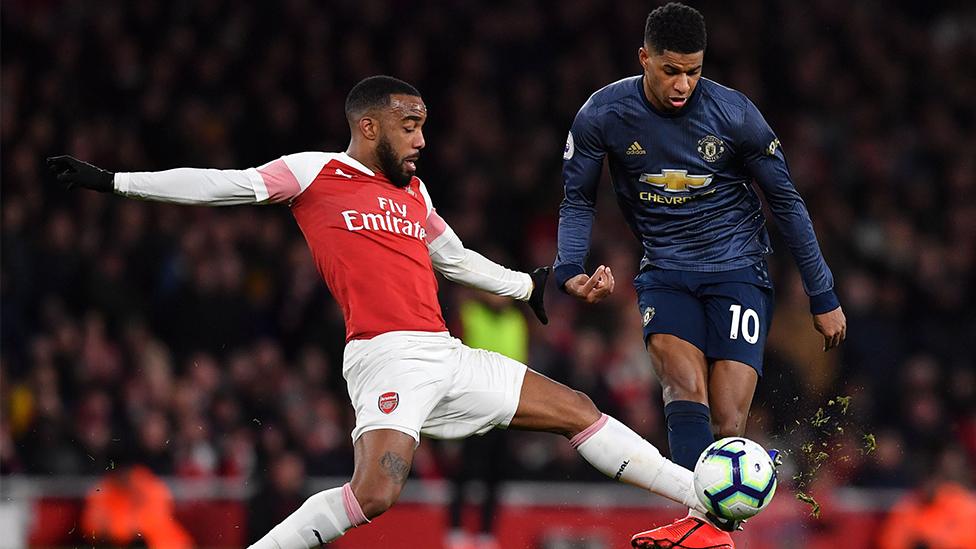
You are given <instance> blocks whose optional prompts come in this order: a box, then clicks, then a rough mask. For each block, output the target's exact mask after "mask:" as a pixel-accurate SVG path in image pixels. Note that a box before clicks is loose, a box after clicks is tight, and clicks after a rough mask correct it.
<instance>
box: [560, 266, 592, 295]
mask: <svg viewBox="0 0 976 549" xmlns="http://www.w3.org/2000/svg"><path fill="white" fill-rule="evenodd" d="M584 273H586V271H584V270H583V267H581V266H579V265H572V264H569V263H566V264H563V265H559V266H557V267H556V268H555V269H553V271H552V274H553V276H555V277H556V286H557V287H558V288H559V290H560V291H562V292H566V281H567V280H569V279H570V278H573V277H574V276H576V275H581V274H584Z"/></svg>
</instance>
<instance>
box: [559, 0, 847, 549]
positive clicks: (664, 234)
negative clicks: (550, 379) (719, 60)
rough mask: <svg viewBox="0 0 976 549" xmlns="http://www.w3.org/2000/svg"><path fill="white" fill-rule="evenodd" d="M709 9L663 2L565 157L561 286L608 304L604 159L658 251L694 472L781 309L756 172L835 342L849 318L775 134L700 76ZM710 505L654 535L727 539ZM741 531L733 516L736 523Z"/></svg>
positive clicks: (642, 285)
mask: <svg viewBox="0 0 976 549" xmlns="http://www.w3.org/2000/svg"><path fill="white" fill-rule="evenodd" d="M705 44H706V33H705V21H704V18H703V17H702V15H701V14H700V13H699V12H698V11H697V10H695V9H694V8H691V7H688V6H685V5H683V4H680V3H674V2H672V3H669V4H667V5H664V6H661V7H659V8H657V9H655V10H654V11H652V12H651V13H650V15H648V17H647V23H646V26H645V32H644V44H643V47H641V48H640V50H639V54H638V56H639V60H640V64H641V67H643V72H642V74H640V75H639V76H633V77H630V78H625V79H623V80H620V81H618V82H614V83H613V84H610V85H608V86H606V87H604V88H602V89H600V90H598V91H597V92H596V93H594V94H593V95H592V96H590V98H589V99H588V100H587V101H586V103H585V104H584V105H583V107H582V108H581V109H580V111H579V113H578V114H577V115H576V119H575V120H574V121H573V125H572V128H571V131H570V133H569V137H568V138H567V142H566V148H565V152H564V155H563V158H564V160H565V162H564V164H563V172H562V173H563V183H564V185H565V198H564V200H563V202H562V206H561V207H560V212H559V242H558V255H557V258H556V262H555V277H556V281H557V284H558V285H559V286H560V287H561V288H562V289H563V290H564V291H566V292H567V293H569V294H570V295H573V296H575V297H577V298H580V299H582V300H584V301H586V302H588V303H595V302H597V301H600V300H601V299H603V298H604V297H606V296H607V295H609V294H610V292H612V291H613V287H614V280H613V274H612V272H611V270H610V269H609V268H608V267H605V266H602V265H601V266H600V267H598V268H597V269H596V271H595V272H594V274H593V275H592V276H588V275H587V274H586V271H585V266H584V263H585V260H586V256H587V254H588V252H589V246H590V232H591V228H592V225H593V215H594V212H595V207H596V195H597V184H598V183H599V181H600V174H601V172H602V167H603V161H604V158H606V159H607V162H608V164H609V169H610V177H611V180H612V182H613V187H614V190H615V192H616V195H617V201H618V203H619V204H620V207H621V210H622V211H623V215H624V218H625V219H626V221H627V223H628V225H629V226H630V228H631V230H632V231H633V233H634V235H635V236H636V237H637V239H638V240H639V241H640V243H641V246H642V247H643V250H644V257H643V259H642V261H641V265H640V273H639V274H638V276H637V277H636V278H635V280H634V285H635V288H636V290H637V295H638V307H639V313H640V315H641V319H642V322H643V326H644V340H645V343H646V346H647V350H648V352H649V354H650V357H651V365H652V367H653V368H654V372H655V374H656V375H657V377H658V379H659V380H660V382H661V385H662V388H663V395H664V404H665V408H664V409H665V417H666V421H667V426H668V442H669V445H670V447H671V457H672V460H674V461H675V462H676V463H678V464H681V465H683V466H684V467H687V468H689V469H694V466H695V462H696V461H697V459H698V457H699V455H700V454H701V452H702V451H703V450H704V449H705V447H706V446H708V445H709V444H710V443H711V442H712V441H714V440H715V437H727V436H741V435H742V434H743V433H744V431H745V426H746V418H747V416H748V413H749V407H750V405H751V403H752V398H753V394H754V392H755V389H756V383H757V382H758V379H759V376H760V374H761V373H762V358H763V346H764V344H765V341H766V336H767V333H768V330H769V326H770V321H771V319H772V311H773V288H772V284H771V281H770V278H769V274H768V270H767V266H766V261H765V259H764V257H765V256H766V255H767V254H769V253H771V252H772V248H771V247H770V242H769V235H768V233H767V232H766V227H765V217H764V215H763V212H762V203H761V201H760V198H759V195H758V194H757V192H756V190H755V189H754V188H753V185H752V182H753V181H755V182H756V183H757V184H758V186H759V187H760V188H761V189H762V191H763V194H764V195H765V196H766V200H767V202H768V204H769V207H770V210H771V211H772V213H773V216H774V217H775V218H776V222H777V225H778V226H779V229H780V231H781V232H782V234H783V237H784V238H785V240H786V242H787V244H788V245H789V248H790V251H791V253H792V254H793V258H794V259H795V260H796V263H797V266H798V267H799V270H800V274H801V276H802V279H803V286H804V289H805V290H806V292H807V294H808V295H809V297H810V312H811V313H812V315H813V325H814V327H815V328H816V329H817V331H819V332H820V333H821V334H822V335H823V337H824V351H827V350H830V349H832V348H834V347H836V346H837V345H838V344H839V343H840V342H841V341H843V340H844V338H845V335H846V330H847V322H846V319H845V318H844V313H843V311H842V309H841V307H840V303H839V302H838V299H837V296H836V294H835V293H834V281H833V277H832V275H831V272H830V269H829V268H828V267H827V264H826V262H825V261H824V258H823V255H822V254H821V251H820V247H819V245H818V243H817V238H816V235H815V234H814V232H813V226H812V224H811V222H810V216H809V214H808V212H807V208H806V205H805V204H804V202H803V199H802V198H800V195H799V193H797V191H796V188H795V187H794V185H793V182H792V181H791V179H790V173H789V170H788V168H787V165H786V159H785V157H784V155H783V147H782V146H781V145H780V141H779V139H777V137H776V134H774V133H773V131H772V130H771V129H770V127H769V125H768V124H767V123H766V121H765V120H764V119H763V116H762V114H761V113H760V112H759V110H758V109H757V108H756V106H755V105H754V104H753V103H752V102H751V101H750V100H749V99H748V98H747V97H746V96H744V95H743V94H742V93H740V92H738V91H735V90H733V89H730V88H727V87H725V86H722V85H720V84H717V83H715V82H713V81H711V80H708V79H706V78H702V77H701V73H702V62H703V59H704V54H705ZM703 518H704V517H700V516H697V514H696V513H692V514H691V515H689V517H686V518H685V519H682V520H680V521H678V522H676V523H675V524H673V525H671V526H668V527H665V528H661V529H657V530H651V531H649V532H645V533H642V534H638V535H637V536H635V539H634V545H635V547H636V546H640V547H659V546H660V547H672V545H671V544H673V543H676V540H677V539H678V538H681V537H682V536H685V538H684V539H683V541H681V543H680V545H674V546H675V547H719V546H721V547H725V545H716V544H714V543H711V544H708V543H709V542H708V540H696V539H695V537H696V536H695V534H694V533H693V534H692V535H690V536H687V534H688V533H689V532H691V531H692V529H696V528H698V529H699V530H701V528H700V525H701V519H703ZM726 526H727V527H729V528H731V527H734V525H726Z"/></svg>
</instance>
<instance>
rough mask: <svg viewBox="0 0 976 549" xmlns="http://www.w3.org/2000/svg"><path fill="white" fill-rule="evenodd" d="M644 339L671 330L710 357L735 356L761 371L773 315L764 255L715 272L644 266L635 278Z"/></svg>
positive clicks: (672, 333)
mask: <svg viewBox="0 0 976 549" xmlns="http://www.w3.org/2000/svg"><path fill="white" fill-rule="evenodd" d="M634 288H635V289H636V290H637V305H638V307H640V314H641V322H642V323H643V325H644V342H645V343H646V342H647V338H648V337H650V335H651V334H671V335H674V336H677V337H680V338H681V339H683V340H685V341H687V342H689V343H691V344H692V345H694V346H695V347H698V348H699V349H701V351H702V353H704V354H705V357H706V358H707V359H708V360H709V361H712V360H735V361H738V362H742V363H745V364H748V365H749V366H752V367H753V368H755V369H756V372H757V373H759V375H762V359H763V347H765V345H766V336H767V334H768V333H769V326H770V324H771V322H772V319H773V284H772V282H771V281H770V279H769V271H768V267H767V265H766V261H765V260H763V261H760V262H758V263H756V264H754V265H751V266H749V267H743V268H741V269H736V270H734V271H725V272H719V273H699V272H693V271H669V270H663V269H654V268H648V269H645V270H644V271H642V272H641V273H640V274H638V275H637V277H635V278H634Z"/></svg>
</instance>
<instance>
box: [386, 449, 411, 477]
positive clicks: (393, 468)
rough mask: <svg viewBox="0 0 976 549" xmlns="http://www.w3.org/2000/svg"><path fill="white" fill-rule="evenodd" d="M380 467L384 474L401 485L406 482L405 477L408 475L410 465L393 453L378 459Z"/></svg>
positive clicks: (387, 453)
mask: <svg viewBox="0 0 976 549" xmlns="http://www.w3.org/2000/svg"><path fill="white" fill-rule="evenodd" d="M380 467H382V468H383V470H384V471H386V474H387V475H389V476H390V478H392V479H393V480H395V481H397V482H399V483H400V484H403V483H405V482H407V475H409V474H410V464H409V463H407V460H405V459H403V458H402V457H400V456H399V455H397V454H394V453H393V452H386V453H385V454H383V457H381V458H380Z"/></svg>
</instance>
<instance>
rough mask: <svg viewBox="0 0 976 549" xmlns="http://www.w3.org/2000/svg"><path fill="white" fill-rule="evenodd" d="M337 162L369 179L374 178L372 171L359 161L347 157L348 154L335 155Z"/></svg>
mask: <svg viewBox="0 0 976 549" xmlns="http://www.w3.org/2000/svg"><path fill="white" fill-rule="evenodd" d="M337 160H338V161H339V162H342V163H343V164H346V165H348V166H349V167H351V168H355V169H357V170H359V171H361V172H363V173H364V174H366V175H368V176H370V177H376V174H375V173H373V170H371V169H369V168H367V167H366V166H364V165H363V163H362V162H360V161H358V160H356V159H355V158H353V157H351V156H349V155H348V154H346V153H345V151H343V152H341V153H339V154H338V155H337Z"/></svg>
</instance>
